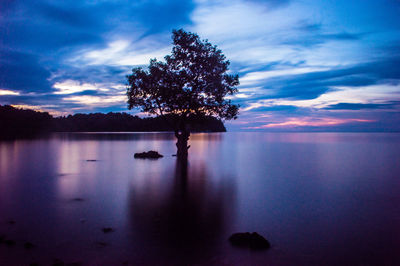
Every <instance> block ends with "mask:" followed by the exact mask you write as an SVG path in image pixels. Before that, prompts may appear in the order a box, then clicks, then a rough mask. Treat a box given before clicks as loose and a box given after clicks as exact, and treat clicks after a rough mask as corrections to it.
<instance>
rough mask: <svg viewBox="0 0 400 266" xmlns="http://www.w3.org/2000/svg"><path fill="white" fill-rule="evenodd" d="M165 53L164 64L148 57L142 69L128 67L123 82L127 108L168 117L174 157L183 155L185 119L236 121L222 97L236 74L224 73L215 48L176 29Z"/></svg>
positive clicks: (186, 135) (235, 110) (225, 65)
mask: <svg viewBox="0 0 400 266" xmlns="http://www.w3.org/2000/svg"><path fill="white" fill-rule="evenodd" d="M172 39H173V48H172V53H171V55H167V56H165V57H164V59H165V62H162V61H157V59H151V60H150V65H149V66H148V68H147V69H143V68H141V67H138V68H134V69H132V74H131V75H128V76H127V79H128V88H127V96H128V108H129V109H132V108H134V107H140V108H141V111H142V112H146V113H148V114H150V115H158V116H162V117H165V118H166V119H167V117H171V114H172V116H173V117H175V118H176V119H173V120H171V119H169V122H170V123H171V124H172V126H173V128H174V130H175V136H176V138H177V140H178V141H177V143H176V146H177V156H178V157H186V156H187V154H188V149H189V146H188V140H189V136H190V128H189V126H188V118H189V117H191V116H200V117H201V116H214V117H217V118H219V119H223V120H229V119H236V118H237V114H238V110H239V105H235V104H232V102H231V100H229V99H226V98H225V96H227V95H233V94H234V93H236V92H237V91H238V90H237V86H238V85H239V77H238V75H231V74H228V73H227V71H228V67H229V61H228V60H226V58H225V56H224V55H223V54H222V52H221V50H219V49H217V46H213V45H211V44H210V43H209V42H208V41H207V40H200V38H199V36H198V35H197V34H195V33H191V32H186V31H184V30H182V29H180V30H174V31H173V34H172Z"/></svg>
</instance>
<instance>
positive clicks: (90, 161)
mask: <svg viewBox="0 0 400 266" xmlns="http://www.w3.org/2000/svg"><path fill="white" fill-rule="evenodd" d="M86 162H97V160H86Z"/></svg>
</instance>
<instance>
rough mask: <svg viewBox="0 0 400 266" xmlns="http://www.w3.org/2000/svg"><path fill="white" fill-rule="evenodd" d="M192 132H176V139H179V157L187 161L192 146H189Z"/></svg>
mask: <svg viewBox="0 0 400 266" xmlns="http://www.w3.org/2000/svg"><path fill="white" fill-rule="evenodd" d="M189 136H190V132H189V131H186V130H183V131H175V137H176V138H177V139H178V141H177V142H176V147H177V149H178V150H177V153H176V155H177V157H178V158H181V159H186V158H187V156H188V150H189V148H190V146H188V140H189Z"/></svg>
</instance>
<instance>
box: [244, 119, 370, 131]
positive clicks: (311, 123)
mask: <svg viewBox="0 0 400 266" xmlns="http://www.w3.org/2000/svg"><path fill="white" fill-rule="evenodd" d="M355 122H357V123H370V122H374V121H373V120H367V119H340V118H288V119H287V120H286V121H284V122H271V123H268V124H265V125H261V126H256V127H248V129H266V128H290V127H321V126H323V127H330V126H337V125H341V124H347V123H355Z"/></svg>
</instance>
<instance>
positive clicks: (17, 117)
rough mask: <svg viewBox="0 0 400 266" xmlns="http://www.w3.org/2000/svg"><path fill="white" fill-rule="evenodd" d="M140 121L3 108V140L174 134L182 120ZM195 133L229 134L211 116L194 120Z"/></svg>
mask: <svg viewBox="0 0 400 266" xmlns="http://www.w3.org/2000/svg"><path fill="white" fill-rule="evenodd" d="M166 118H167V119H165V118H163V117H146V118H140V117H138V116H133V115H130V114H127V113H112V112H110V113H107V114H103V113H92V114H74V115H68V116H62V117H53V116H51V115H50V114H49V113H47V112H38V111H34V110H27V109H18V108H14V107H12V106H10V105H4V106H1V105H0V136H3V137H4V136H6V137H10V136H11V137H19V136H32V135H37V134H42V133H49V132H123V131H124V132H150V131H172V130H173V124H174V123H176V122H177V119H178V117H176V116H174V115H167V117H166ZM189 127H190V129H191V131H192V132H225V131H226V129H225V126H224V124H223V123H222V121H221V120H219V119H216V118H214V117H211V116H207V117H194V116H192V117H190V118H189Z"/></svg>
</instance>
